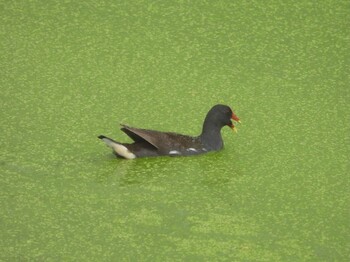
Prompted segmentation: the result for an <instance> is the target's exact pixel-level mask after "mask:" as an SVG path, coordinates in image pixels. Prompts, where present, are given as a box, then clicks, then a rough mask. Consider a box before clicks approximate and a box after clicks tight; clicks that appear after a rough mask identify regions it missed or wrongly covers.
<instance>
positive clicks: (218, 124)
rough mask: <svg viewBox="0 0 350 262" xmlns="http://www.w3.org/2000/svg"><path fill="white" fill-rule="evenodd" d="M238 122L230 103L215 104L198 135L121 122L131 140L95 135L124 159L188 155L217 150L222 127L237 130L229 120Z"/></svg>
mask: <svg viewBox="0 0 350 262" xmlns="http://www.w3.org/2000/svg"><path fill="white" fill-rule="evenodd" d="M231 120H233V121H235V122H238V123H240V119H239V118H238V117H237V116H236V115H235V113H234V112H233V111H232V110H231V108H230V107H229V106H226V105H221V104H218V105H215V106H213V107H212V108H211V109H210V110H209V112H208V113H207V115H206V117H205V119H204V123H203V128H202V132H201V134H200V135H199V136H188V135H182V134H178V133H174V132H161V131H155V130H147V129H140V128H134V127H129V126H126V125H123V124H122V125H121V126H122V128H121V130H122V131H123V132H124V133H125V134H127V135H128V136H129V137H130V138H131V139H132V140H133V141H134V142H133V143H121V142H117V141H115V140H113V139H111V138H108V137H106V136H104V135H100V136H98V138H99V139H101V140H102V141H104V142H105V143H106V145H107V146H109V147H111V148H112V150H113V152H114V154H115V155H116V156H118V157H122V158H125V159H134V158H140V157H154V156H190V155H197V154H203V153H207V152H210V151H218V150H220V149H222V148H223V145H224V143H223V141H222V137H221V128H222V127H224V126H229V127H230V128H231V129H232V130H233V131H235V132H237V129H236V127H235V126H234V124H233V123H232V121H231Z"/></svg>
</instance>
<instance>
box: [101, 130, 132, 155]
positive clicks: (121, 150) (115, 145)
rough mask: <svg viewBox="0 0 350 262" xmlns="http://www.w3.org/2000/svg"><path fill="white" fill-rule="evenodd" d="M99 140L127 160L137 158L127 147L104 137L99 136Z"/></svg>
mask: <svg viewBox="0 0 350 262" xmlns="http://www.w3.org/2000/svg"><path fill="white" fill-rule="evenodd" d="M98 138H99V139H101V140H102V141H103V142H105V143H106V145H107V146H109V147H110V148H112V149H113V151H114V152H115V153H116V154H117V155H118V156H121V157H124V158H126V159H134V158H136V155H135V154H133V153H132V152H130V151H129V149H128V148H127V147H126V146H125V145H123V144H121V143H119V142H117V141H115V140H113V139H111V138H109V137H106V136H103V135H100V136H98Z"/></svg>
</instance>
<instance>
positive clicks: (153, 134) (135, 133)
mask: <svg viewBox="0 0 350 262" xmlns="http://www.w3.org/2000/svg"><path fill="white" fill-rule="evenodd" d="M122 127H123V128H122V130H123V131H124V132H125V133H126V134H127V135H128V136H129V137H130V138H131V139H133V140H134V141H135V142H138V141H142V140H144V141H147V142H148V143H150V144H151V145H153V146H154V147H156V148H157V149H158V150H159V151H169V150H180V151H182V150H183V149H185V148H187V147H191V146H192V145H193V144H197V143H199V141H198V139H197V138H194V137H190V136H185V135H180V134H177V133H170V132H160V131H155V130H146V129H140V128H133V127H129V126H126V125H122Z"/></svg>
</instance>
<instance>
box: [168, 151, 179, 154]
mask: <svg viewBox="0 0 350 262" xmlns="http://www.w3.org/2000/svg"><path fill="white" fill-rule="evenodd" d="M169 154H170V155H180V152H179V151H176V150H171V151H169Z"/></svg>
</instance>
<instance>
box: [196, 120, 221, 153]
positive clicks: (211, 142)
mask: <svg viewBox="0 0 350 262" xmlns="http://www.w3.org/2000/svg"><path fill="white" fill-rule="evenodd" d="M220 131H221V127H219V126H217V125H215V124H214V123H213V122H211V121H208V119H205V121H204V124H203V129H202V133H201V134H200V136H199V137H200V140H201V141H202V143H203V145H204V146H205V147H207V149H208V150H219V149H221V148H222V147H223V141H222V137H221V132H220Z"/></svg>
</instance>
